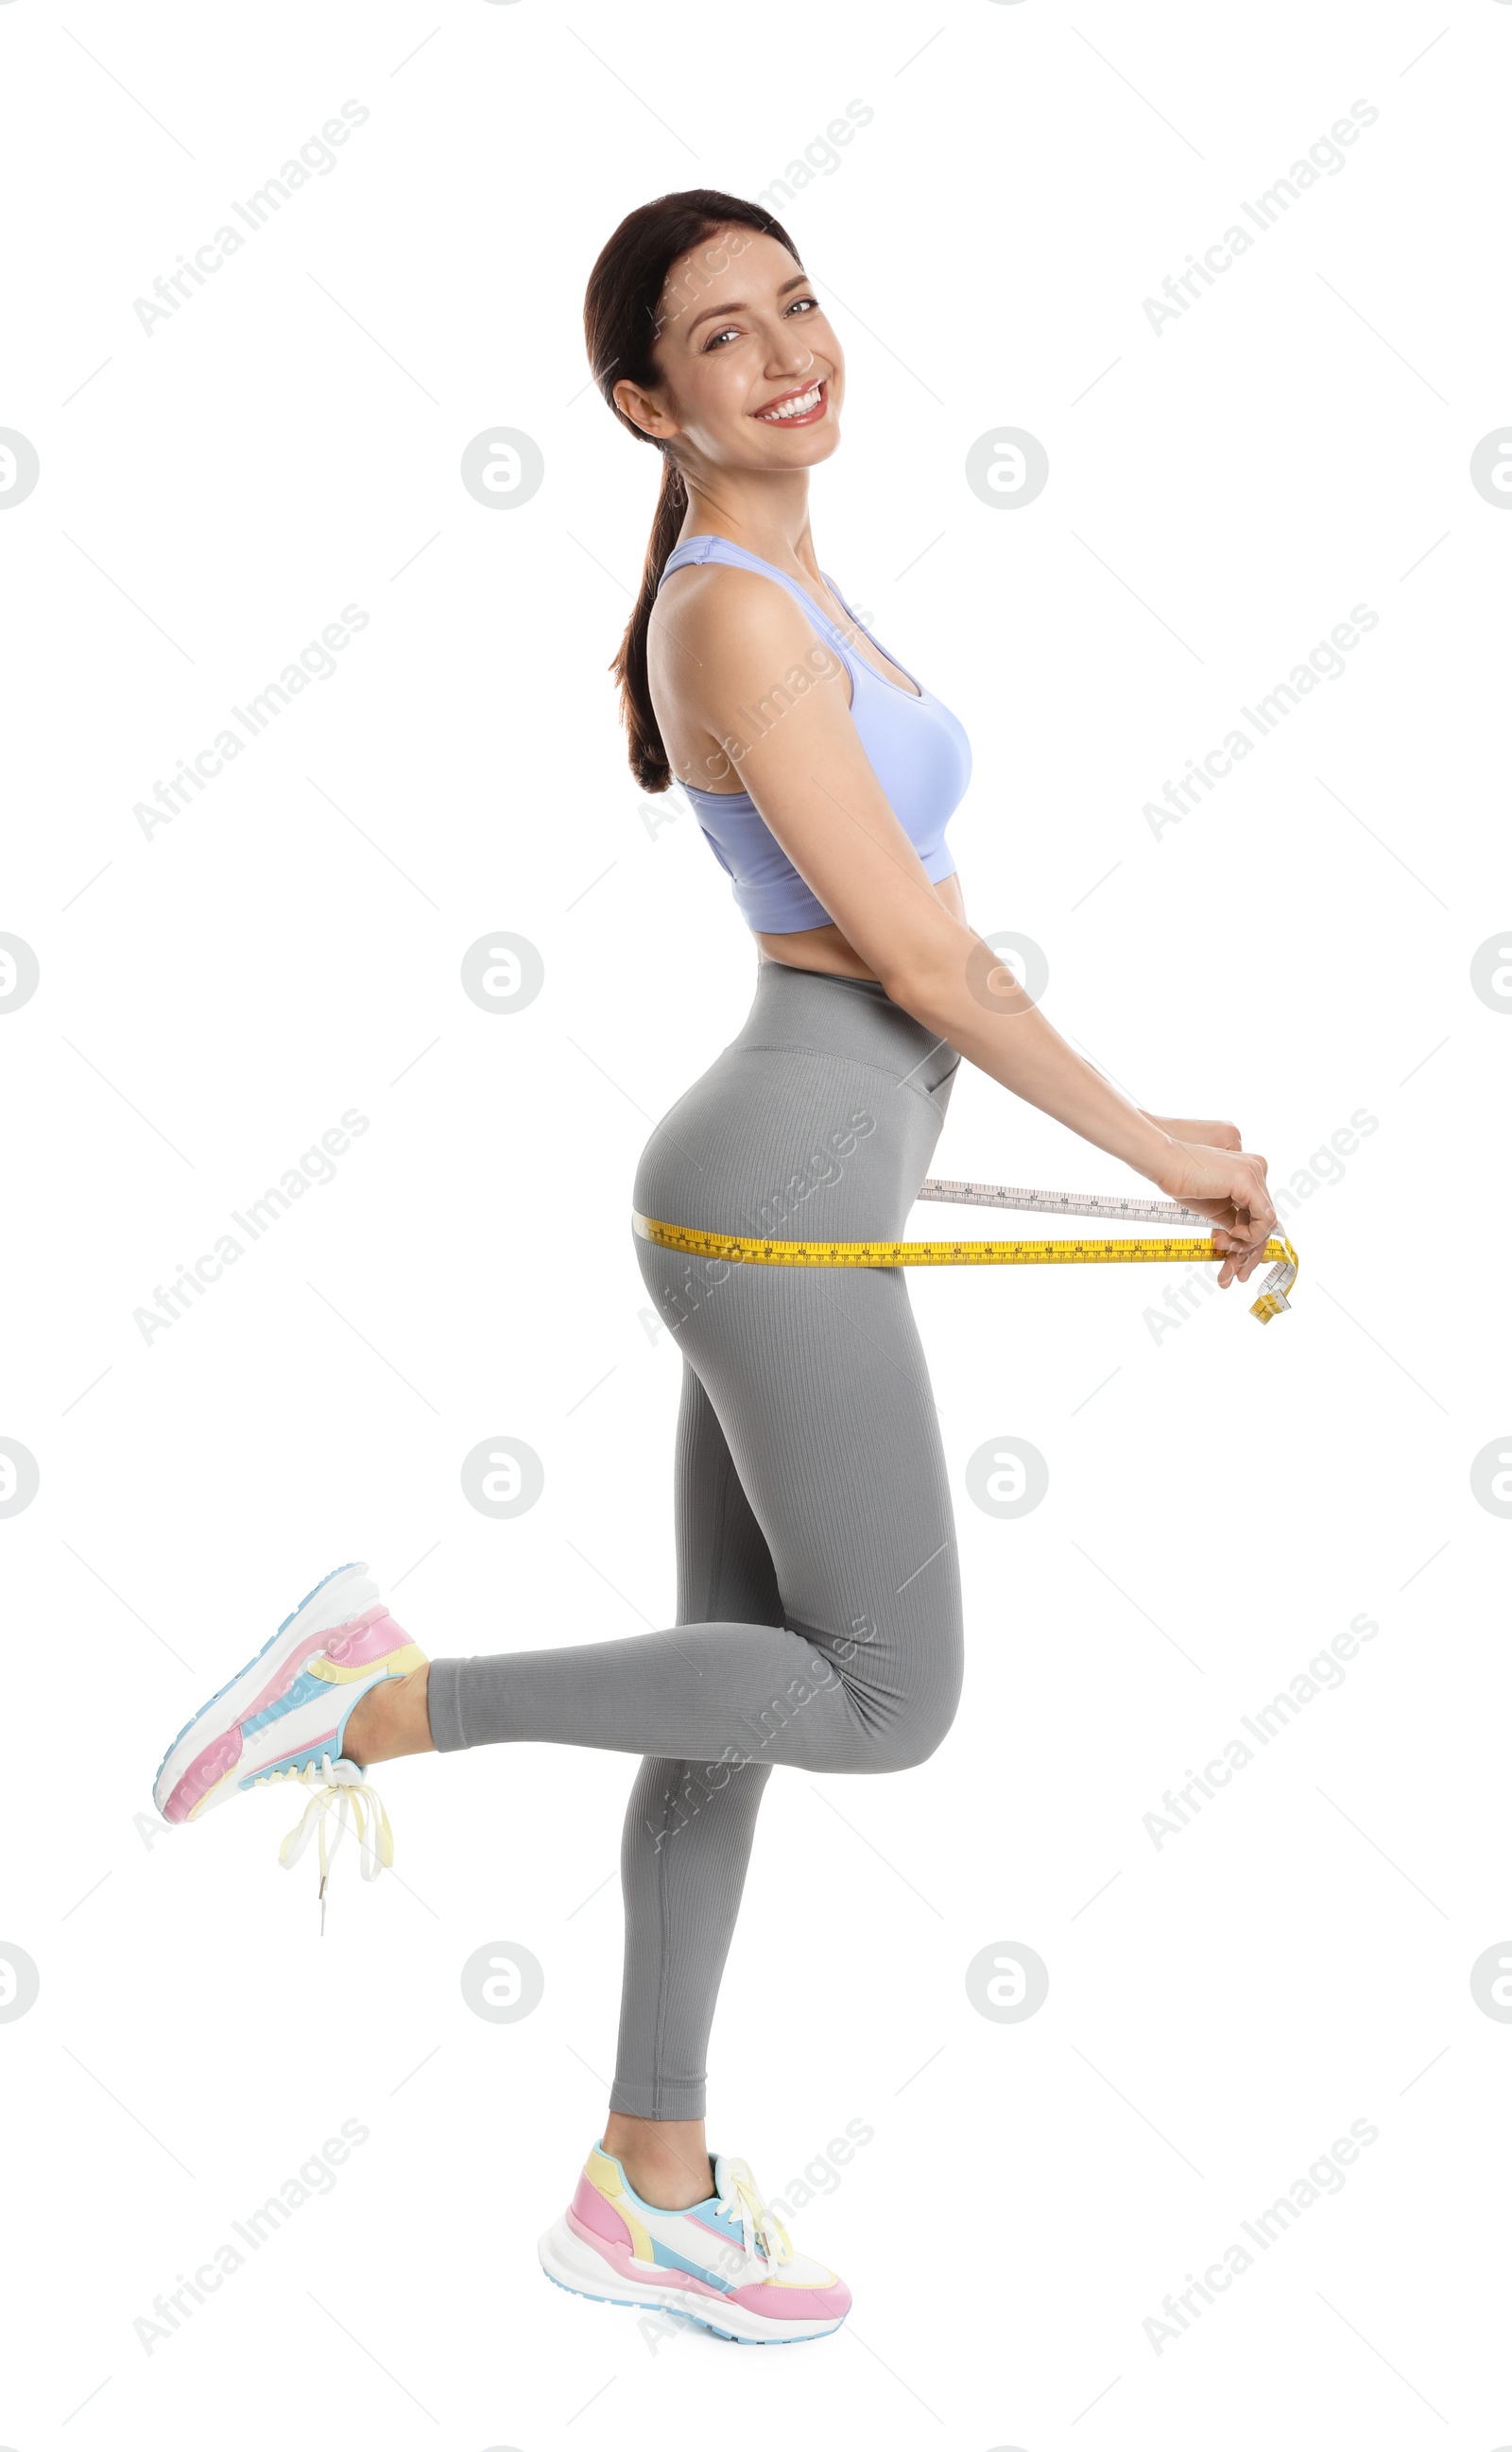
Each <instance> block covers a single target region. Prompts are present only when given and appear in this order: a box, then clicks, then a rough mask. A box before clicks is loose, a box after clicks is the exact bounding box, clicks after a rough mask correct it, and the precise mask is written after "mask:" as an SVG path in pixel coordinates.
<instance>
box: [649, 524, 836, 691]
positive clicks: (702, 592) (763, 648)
mask: <svg viewBox="0 0 1512 2452" xmlns="http://www.w3.org/2000/svg"><path fill="white" fill-rule="evenodd" d="M646 654H647V662H648V666H649V672H650V679H651V682H652V686H653V689H654V690H657V691H659V690H661V689H662V688H665V689H666V690H667V692H668V694H669V696H671V697H672V698H674V699H676V701H677V702H678V703H680V704H681V705H684V706H686V707H687V708H689V710H690V711H696V712H697V713H698V714H700V715H703V716H705V717H709V716H717V715H719V714H720V713H721V712H722V711H723V710H724V709H725V708H726V707H727V705H728V703H729V696H730V692H731V691H732V690H734V691H735V692H736V697H737V698H743V697H745V696H746V695H747V694H748V693H749V691H750V689H751V687H752V684H753V681H754V680H758V679H759V678H760V677H761V676H762V675H766V676H768V677H769V678H771V679H776V678H778V677H780V676H784V675H786V674H787V673H788V672H789V671H790V670H791V669H792V668H793V667H794V666H797V667H799V668H801V670H802V672H803V674H804V675H805V676H806V677H807V679H809V680H811V681H817V680H825V679H830V678H834V677H835V676H837V675H838V674H839V673H840V672H841V671H842V670H843V667H842V666H841V664H840V661H839V659H838V657H837V656H836V655H835V653H834V650H833V649H832V648H830V647H829V646H828V645H827V644H826V643H824V641H823V639H822V637H821V636H820V632H819V628H818V624H817V623H816V622H811V621H810V619H809V617H808V615H807V614H806V613H805V611H804V608H803V606H802V605H801V604H800V603H798V601H797V599H796V598H795V596H794V595H793V594H792V593H791V592H790V590H789V589H787V588H786V587H783V586H781V585H780V584H779V583H777V582H776V580H773V579H767V578H764V577H763V576H762V574H761V573H760V572H759V571H755V570H742V569H741V568H740V567H739V566H738V564H733V563H716V562H708V563H701V564H686V565H685V566H684V567H683V568H682V569H681V570H675V571H674V572H673V574H672V577H671V578H670V579H669V580H668V581H667V583H666V584H665V586H664V587H663V588H662V590H661V593H660V595H659V596H658V598H657V602H656V604H655V605H654V607H653V609H652V615H651V627H650V632H649V635H648V638H647V642H646Z"/></svg>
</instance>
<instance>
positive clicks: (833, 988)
mask: <svg viewBox="0 0 1512 2452" xmlns="http://www.w3.org/2000/svg"><path fill="white" fill-rule="evenodd" d="M731 1043H732V1045H733V1046H736V1047H805V1048H814V1049H817V1050H820V1051H822V1052H823V1053H824V1054H826V1055H830V1056H841V1057H848V1058H851V1060H852V1061H853V1062H854V1063H857V1064H874V1065H876V1066H877V1067H879V1069H880V1070H882V1071H884V1072H887V1073H890V1074H891V1075H892V1076H893V1079H894V1080H895V1081H902V1080H905V1079H907V1080H910V1081H912V1082H913V1085H914V1086H915V1087H917V1088H919V1089H921V1090H925V1091H929V1090H933V1088H934V1087H935V1086H936V1085H937V1084H938V1082H939V1081H940V1079H941V1078H943V1077H944V1076H945V1075H947V1074H949V1073H951V1072H953V1070H954V1068H955V1066H956V1065H957V1064H958V1063H959V1061H960V1058H959V1057H958V1056H957V1055H956V1053H955V1051H954V1049H953V1048H952V1047H951V1046H950V1045H949V1044H948V1042H947V1041H946V1040H944V1039H942V1038H939V1037H938V1035H937V1034H936V1033H935V1032H934V1031H933V1030H928V1029H926V1028H925V1026H924V1024H923V1023H922V1022H921V1021H915V1019H914V1018H913V1015H912V1014H911V1013H905V1012H904V1010H903V1007H902V1006H901V1005H898V1004H894V1003H893V999H892V998H891V997H890V996H889V995H888V992H887V990H886V988H885V987H883V985H882V983H881V981H880V980H879V979H841V978H839V977H837V976H836V975H835V973H833V972H830V971H805V970H799V969H798V968H796V967H795V965H793V964H791V963H787V962H773V961H762V962H761V963H759V964H758V965H757V969H756V996H755V999H754V1000H753V1002H752V1006H751V1010H750V1012H749V1014H748V1015H747V1016H746V1018H745V1020H744V1021H743V1023H742V1024H741V1026H740V1028H739V1030H738V1031H737V1032H736V1037H735V1038H734V1039H733V1041H732V1042H731ZM932 1058H933V1061H932Z"/></svg>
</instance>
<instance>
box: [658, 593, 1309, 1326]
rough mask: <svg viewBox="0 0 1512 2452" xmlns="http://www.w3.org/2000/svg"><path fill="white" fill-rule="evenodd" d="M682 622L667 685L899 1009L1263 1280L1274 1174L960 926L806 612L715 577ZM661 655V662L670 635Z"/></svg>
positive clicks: (1242, 1270) (782, 597)
mask: <svg viewBox="0 0 1512 2452" xmlns="http://www.w3.org/2000/svg"><path fill="white" fill-rule="evenodd" d="M716 588H717V591H718V594H717V603H716V599H715V596H714V592H713V591H714V589H716ZM676 619H677V640H678V645H679V650H680V651H679V652H678V654H677V660H676V664H675V667H674V665H673V664H672V663H671V662H670V660H669V665H668V675H669V679H670V678H671V675H672V673H673V671H674V669H675V672H676V679H677V691H678V697H679V701H680V703H681V704H682V706H683V707H684V708H685V709H687V710H688V711H689V712H690V713H693V714H695V715H696V717H697V722H699V723H700V724H701V725H702V726H703V728H704V729H705V730H706V731H707V732H708V733H709V734H711V735H712V736H713V739H714V740H715V741H716V742H722V743H723V744H724V747H725V749H726V751H727V752H728V755H729V758H730V761H731V763H732V765H733V767H734V769H735V771H736V774H737V775H738V777H739V780H740V781H741V782H742V783H743V784H744V786H745V788H746V790H747V791H748V792H749V793H750V795H751V798H752V800H753V801H755V803H756V807H757V809H758V810H759V811H760V813H761V816H762V818H763V819H764V820H765V821H766V823H767V825H768V826H769V827H770V828H771V830H772V833H773V834H774V835H775V836H776V840H777V841H778V842H779V843H780V844H781V846H782V848H783V850H784V851H785V852H786V853H787V856H788V858H789V859H790V860H792V862H793V864H794V866H795V869H796V870H797V872H798V874H799V876H800V877H801V878H802V879H803V880H804V882H805V883H806V884H807V885H808V886H809V887H810V888H811V890H812V891H813V893H814V894H815V896H816V897H817V898H818V900H819V901H820V902H821V903H822V904H823V905H824V908H825V910H826V911H827V912H828V913H829V914H830V916H831V918H832V919H833V920H835V923H836V924H837V926H838V927H839V928H840V929H841V930H842V931H843V933H844V935H845V937H846V938H847V939H848V940H849V942H850V943H851V944H852V945H853V946H854V949H855V951H856V953H857V954H858V955H859V956H860V957H861V959H862V960H863V961H865V962H866V963H867V964H868V966H869V967H870V969H871V970H872V971H873V973H874V975H875V977H876V978H877V979H879V980H880V981H881V983H882V985H883V986H884V987H885V988H886V990H887V992H888V994H889V996H890V997H891V998H892V999H893V1002H894V1003H895V1004H899V1005H901V1006H902V1007H903V1008H904V1010H905V1012H908V1013H911V1014H913V1017H914V1018H915V1019H916V1020H918V1021H920V1022H922V1023H923V1024H924V1026H925V1028H926V1029H928V1030H932V1031H933V1032H935V1033H936V1034H937V1035H938V1037H939V1038H942V1039H944V1040H946V1041H947V1042H948V1043H949V1044H950V1045H951V1046H952V1047H955V1048H958V1049H959V1051H960V1053H961V1054H962V1055H963V1056H965V1057H969V1058H970V1059H971V1061H972V1063H973V1064H975V1065H977V1066H978V1067H979V1068H980V1070H981V1071H982V1072H984V1073H987V1074H990V1075H991V1076H992V1079H993V1080H995V1081H999V1082H1001V1083H1002V1085H1003V1087H1004V1088H1005V1089H1008V1090H1011V1091H1012V1092H1013V1093H1014V1095H1015V1096H1016V1097H1020V1098H1023V1099H1026V1100H1027V1101H1028V1102H1029V1104H1030V1105H1031V1106H1035V1107H1038V1108H1040V1109H1042V1110H1043V1112H1044V1113H1045V1114H1046V1115H1050V1116H1053V1117H1055V1118H1056V1120H1057V1122H1059V1123H1063V1124H1066V1125H1068V1126H1069V1127H1070V1130H1071V1131H1072V1132H1074V1133H1078V1134H1080V1136H1081V1137H1082V1138H1083V1139H1084V1140H1087V1141H1090V1142H1091V1143H1092V1145H1093V1146H1094V1147H1095V1148H1097V1149H1102V1150H1107V1151H1108V1152H1109V1156H1111V1157H1117V1158H1120V1159H1122V1160H1123V1162H1124V1163H1125V1164H1126V1165H1127V1166H1131V1167H1132V1168H1133V1169H1134V1170H1135V1172H1136V1173H1137V1174H1140V1175H1143V1176H1146V1177H1149V1180H1150V1181H1151V1182H1153V1183H1156V1184H1158V1185H1159V1186H1160V1188H1161V1190H1162V1191H1163V1192H1165V1193H1166V1194H1167V1195H1168V1196H1169V1197H1170V1198H1172V1199H1176V1200H1181V1201H1184V1202H1186V1203H1188V1205H1189V1206H1191V1207H1194V1208H1196V1209H1199V1210H1200V1211H1201V1212H1202V1213H1203V1214H1204V1215H1205V1216H1209V1217H1211V1219H1212V1220H1213V1223H1214V1227H1215V1230H1216V1234H1215V1239H1216V1240H1217V1242H1218V1244H1219V1248H1220V1249H1221V1250H1223V1251H1224V1252H1225V1253H1226V1255H1227V1257H1226V1259H1225V1263H1224V1269H1223V1271H1222V1273H1221V1282H1223V1283H1224V1284H1226V1285H1227V1283H1228V1281H1229V1279H1230V1277H1232V1276H1234V1275H1238V1276H1239V1277H1240V1278H1241V1279H1243V1278H1245V1277H1247V1276H1248V1275H1249V1273H1250V1271H1251V1270H1252V1269H1253V1268H1254V1267H1255V1266H1257V1265H1258V1262H1259V1260H1260V1258H1261V1256H1262V1255H1263V1253H1264V1249H1265V1243H1266V1238H1267V1235H1268V1234H1269V1232H1270V1230H1271V1228H1272V1227H1273V1226H1274V1224H1275V1214H1274V1211H1273V1210H1272V1208H1271V1205H1270V1199H1269V1196H1268V1193H1267V1189H1266V1162H1265V1160H1264V1158H1261V1157H1254V1156H1252V1155H1248V1154H1246V1153H1244V1152H1242V1151H1232V1152H1229V1151H1227V1150H1223V1149H1215V1148H1210V1147H1208V1146H1205V1145H1203V1144H1201V1143H1199V1142H1194V1141H1189V1140H1187V1139H1184V1138H1181V1137H1178V1136H1177V1134H1176V1132H1175V1131H1173V1129H1172V1128H1171V1126H1170V1124H1169V1123H1164V1122H1162V1121H1160V1120H1157V1119H1156V1118H1154V1117H1150V1116H1149V1115H1147V1114H1145V1113H1144V1112H1143V1111H1142V1110H1141V1109H1140V1108H1138V1107H1136V1106H1134V1105H1133V1103H1132V1102H1131V1101H1130V1100H1129V1099H1128V1098H1126V1097H1124V1095H1123V1093H1122V1092H1121V1091H1119V1090H1118V1089H1116V1088H1115V1087H1114V1085H1113V1084H1112V1082H1110V1081H1109V1080H1107V1079H1106V1078H1104V1076H1103V1075H1102V1074H1101V1073H1099V1072H1097V1071H1096V1069H1095V1068H1094V1067H1093V1066H1092V1065H1090V1064H1089V1063H1087V1062H1086V1061H1085V1059H1084V1058H1082V1057H1080V1056H1079V1055H1078V1054H1077V1053H1076V1051H1075V1049H1074V1048H1072V1047H1070V1046H1069V1045H1068V1044H1067V1042H1066V1040H1065V1039H1064V1038H1061V1036H1060V1034H1059V1032H1058V1031H1057V1030H1055V1029H1054V1028H1053V1026H1052V1025H1051V1023H1050V1022H1049V1021H1048V1020H1047V1019H1046V1018H1045V1016H1044V1014H1042V1013H1041V1012H1040V1011H1039V1009H1038V1007H1037V1006H1036V1005H1034V1004H1033V1003H1032V1002H1031V1000H1030V999H1029V998H1028V997H1026V996H1025V995H1024V993H1023V991H1022V990H1021V989H1020V988H1019V986H1018V984H1017V982H1016V980H1015V979H1014V978H1013V976H1012V974H1011V971H1009V970H1007V969H1006V968H1005V966H1004V965H1003V964H1002V962H1001V961H1000V960H999V958H998V957H997V955H996V954H994V953H993V951H992V947H991V946H990V945H988V944H987V943H986V942H985V941H984V939H982V938H980V937H979V936H977V934H976V932H975V931H974V929H972V928H970V927H968V926H966V925H965V924H964V923H963V922H962V921H960V920H956V919H954V918H952V914H951V913H950V912H949V911H948V910H947V909H946V908H945V906H944V904H943V903H942V902H941V901H940V900H939V898H938V897H937V895H936V894H935V893H934V892H933V888H932V886H931V884H930V880H929V879H928V877H927V876H926V875H925V873H924V867H923V863H922V861H921V860H920V859H919V857H918V854H917V852H916V851H915V850H914V848H913V844H912V843H911V842H910V840H909V839H908V837H907V835H906V834H905V833H904V831H903V828H902V826H901V824H900V823H899V821H898V820H897V818H896V816H895V814H894V813H893V808H892V806H891V804H890V803H889V801H888V799H887V796H886V794H885V793H884V791H883V789H882V787H881V784H880V783H879V782H878V781H877V779H876V776H875V774H874V771H873V768H872V765H871V762H870V761H869V760H868V758H867V756H866V752H865V750H864V749H863V748H862V746H861V742H860V739H859V736H858V735H857V733H856V729H855V726H854V722H852V719H851V712H850V708H849V706H848V704H847V691H846V683H845V676H844V673H843V670H842V669H841V668H840V667H839V665H838V662H837V660H835V658H833V657H831V659H830V663H831V666H832V667H833V670H832V672H831V674H830V676H829V678H824V679H815V678H814V673H815V656H814V645H815V634H814V631H813V630H812V629H811V627H810V624H809V623H808V620H807V618H806V617H805V615H804V613H803V611H802V608H801V607H800V606H799V605H798V604H797V603H796V602H795V600H794V599H793V598H792V597H790V596H789V595H788V593H787V591H786V590H785V589H779V588H777V587H776V586H774V584H773V583H772V582H771V581H770V580H766V579H762V578H760V577H758V576H757V575H756V573H754V572H749V571H741V570H734V569H730V568H717V569H716V570H713V571H710V572H708V573H704V574H700V587H699V592H698V594H697V597H696V598H695V599H694V600H693V601H691V602H690V601H689V600H688V599H687V598H686V597H685V598H684V600H683V602H682V603H681V604H679V606H678V608H677V616H676ZM652 640H653V655H654V656H655V654H656V640H657V625H656V623H653V630H652ZM688 649H692V650H693V651H694V654H693V655H692V656H690V655H689V654H688V653H687V652H686V651H687V650H688ZM754 675H755V676H756V677H757V678H756V685H755V686H753V676H754ZM763 677H764V678H763ZM798 682H802V683H803V684H804V685H803V686H801V687H799V686H797V685H796V684H797V683H798ZM1187 1129H1188V1130H1190V1129H1192V1128H1191V1127H1188V1128H1187Z"/></svg>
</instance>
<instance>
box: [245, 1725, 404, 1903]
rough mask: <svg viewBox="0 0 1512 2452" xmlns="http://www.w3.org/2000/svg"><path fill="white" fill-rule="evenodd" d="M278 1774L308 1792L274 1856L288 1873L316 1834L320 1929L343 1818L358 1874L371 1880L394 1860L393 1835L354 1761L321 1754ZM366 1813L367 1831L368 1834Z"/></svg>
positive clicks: (375, 1794)
mask: <svg viewBox="0 0 1512 2452" xmlns="http://www.w3.org/2000/svg"><path fill="white" fill-rule="evenodd" d="M275 1776H276V1777H278V1778H280V1779H295V1780H298V1781H299V1783H300V1785H301V1787H303V1788H307V1789H309V1790H312V1791H313V1792H312V1794H311V1796H310V1801H309V1803H308V1804H307V1805H306V1807H305V1808H304V1812H303V1813H302V1814H301V1816H300V1818H299V1820H298V1822H297V1823H296V1824H295V1825H294V1828H293V1829H292V1830H291V1831H290V1832H289V1833H288V1835H287V1837H286V1838H285V1840H284V1841H283V1842H282V1844H281V1845H280V1848H279V1851H278V1861H279V1863H280V1864H281V1865H282V1866H283V1867H284V1869H285V1872H291V1871H292V1870H293V1868H294V1867H295V1866H296V1865H297V1864H298V1863H299V1860H300V1858H301V1857H302V1856H303V1855H304V1850H305V1849H306V1848H307V1847H308V1846H309V1843H310V1841H311V1839H312V1838H314V1837H315V1836H316V1835H317V1833H318V1834H319V1839H320V1865H321V1887H320V1893H319V1895H320V1903H321V1931H322V1932H323V1933H324V1930H325V1883H326V1877H327V1875H328V1874H329V1872H330V1869H331V1862H332V1859H333V1858H334V1856H335V1854H336V1850H337V1849H338V1848H339V1847H340V1846H341V1844H342V1840H343V1838H344V1834H345V1831H346V1829H347V1826H348V1823H350V1826H351V1828H352V1829H353V1830H354V1831H355V1832H356V1834H357V1849H358V1854H359V1856H360V1857H361V1859H362V1868H363V1881H364V1882H376V1881H377V1879H378V1876H379V1874H380V1873H381V1872H382V1870H383V1867H384V1866H385V1865H391V1864H392V1863H393V1861H394V1834H393V1831H392V1830H391V1829H390V1828H389V1822H388V1814H387V1811H386V1809H385V1808H384V1805H383V1798H382V1797H381V1796H380V1795H379V1793H378V1790H377V1789H376V1788H370V1787H369V1786H368V1784H367V1781H366V1779H365V1777H364V1776H363V1770H362V1768H361V1766H360V1765H359V1764H357V1763H353V1762H346V1761H344V1760H337V1761H335V1762H333V1761H332V1760H331V1757H330V1755H329V1754H322V1755H321V1757H320V1759H319V1761H318V1762H313V1763H307V1764H306V1765H305V1767H304V1770H286V1771H280V1772H278V1773H276V1774H275ZM333 1807H334V1809H335V1812H336V1835H335V1837H334V1839H328V1837H327V1823H328V1817H329V1815H330V1813H331V1810H332V1808H333ZM369 1817H371V1823H372V1835H371V1838H369V1836H368V1822H369Z"/></svg>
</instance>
